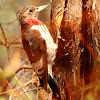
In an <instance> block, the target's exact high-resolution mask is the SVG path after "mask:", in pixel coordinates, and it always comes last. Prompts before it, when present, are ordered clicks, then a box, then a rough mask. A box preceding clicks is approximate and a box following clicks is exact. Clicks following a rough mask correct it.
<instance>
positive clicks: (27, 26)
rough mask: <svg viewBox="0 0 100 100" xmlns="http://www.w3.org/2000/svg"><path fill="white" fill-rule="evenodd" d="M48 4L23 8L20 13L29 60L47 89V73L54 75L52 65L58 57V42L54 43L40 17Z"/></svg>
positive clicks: (24, 45) (23, 39)
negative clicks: (40, 13)
mask: <svg viewBox="0 0 100 100" xmlns="http://www.w3.org/2000/svg"><path fill="white" fill-rule="evenodd" d="M48 6H49V4H48V5H43V6H39V7H34V6H29V7H26V8H23V9H22V10H21V11H20V14H19V22H20V25H21V33H22V43H23V48H24V50H25V52H26V54H27V55H28V57H29V60H30V62H31V64H32V66H33V68H34V70H35V72H36V74H37V76H38V77H39V79H40V83H41V86H42V87H43V88H44V89H46V90H47V74H48V72H49V74H50V76H51V77H53V75H52V65H53V64H54V60H55V57H56V50H57V43H54V41H53V38H52V36H51V34H50V33H49V31H48V29H47V27H46V25H45V24H44V23H43V22H42V21H40V20H39V19H38V14H39V12H40V11H42V10H43V9H45V8H47V7H48Z"/></svg>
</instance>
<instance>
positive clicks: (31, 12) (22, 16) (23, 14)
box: [19, 4, 50, 25]
mask: <svg viewBox="0 0 100 100" xmlns="http://www.w3.org/2000/svg"><path fill="white" fill-rule="evenodd" d="M49 6H50V4H48V5H43V6H39V7H34V6H29V7H27V8H25V7H24V8H23V9H22V10H21V11H20V13H19V21H20V24H21V25H22V24H29V25H31V24H38V23H39V22H40V21H39V20H38V19H37V17H38V14H39V12H40V11H42V10H43V9H45V8H47V7H49Z"/></svg>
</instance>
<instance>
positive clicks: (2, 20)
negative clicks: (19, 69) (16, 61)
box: [0, 0, 50, 69]
mask: <svg viewBox="0 0 100 100" xmlns="http://www.w3.org/2000/svg"><path fill="white" fill-rule="evenodd" d="M46 4H50V0H0V24H1V29H0V68H2V69H3V68H4V67H5V66H7V65H8V63H9V62H10V60H11V58H12V57H13V56H14V54H15V53H16V52H19V53H20V56H21V58H24V59H26V58H27V56H26V54H25V53H24V50H23V48H22V43H21V32H20V25H19V22H18V11H20V10H21V9H22V8H23V7H27V6H41V5H46ZM39 19H40V20H42V21H43V22H44V23H46V24H48V22H49V19H50V7H48V8H47V9H46V10H44V11H42V12H41V13H40V14H39Z"/></svg>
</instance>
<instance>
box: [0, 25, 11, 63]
mask: <svg viewBox="0 0 100 100" xmlns="http://www.w3.org/2000/svg"><path fill="white" fill-rule="evenodd" d="M0 28H1V31H2V35H3V38H4V41H5V46H6V48H7V54H8V61H9V63H10V49H9V46H8V43H7V39H6V36H5V33H4V30H3V27H2V25H1V24H0Z"/></svg>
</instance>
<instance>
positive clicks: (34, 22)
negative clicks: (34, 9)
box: [25, 19, 41, 26]
mask: <svg viewBox="0 0 100 100" xmlns="http://www.w3.org/2000/svg"><path fill="white" fill-rule="evenodd" d="M40 22H41V21H40V20H38V19H28V20H27V21H26V22H25V24H28V25H30V26H32V25H38V24H39V23H40Z"/></svg>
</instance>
